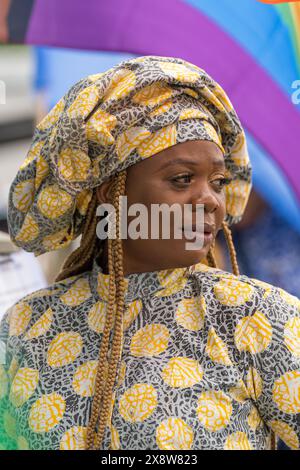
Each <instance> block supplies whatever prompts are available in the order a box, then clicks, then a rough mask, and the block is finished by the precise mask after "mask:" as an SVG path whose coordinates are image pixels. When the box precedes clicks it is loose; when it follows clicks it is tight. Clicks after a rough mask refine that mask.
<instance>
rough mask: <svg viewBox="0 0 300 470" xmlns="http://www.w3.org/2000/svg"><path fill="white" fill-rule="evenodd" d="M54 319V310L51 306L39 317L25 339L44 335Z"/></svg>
mask: <svg viewBox="0 0 300 470" xmlns="http://www.w3.org/2000/svg"><path fill="white" fill-rule="evenodd" d="M52 320H53V312H52V309H51V308H48V310H46V312H45V313H44V314H43V315H42V316H41V317H40V318H39V319H38V321H37V322H36V323H35V324H34V325H33V326H32V327H31V328H30V330H29V331H28V332H27V333H26V334H25V335H24V339H33V338H38V337H39V336H41V335H44V334H45V333H46V332H47V331H48V330H49V328H50V326H51V323H52Z"/></svg>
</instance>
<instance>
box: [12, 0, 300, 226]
mask: <svg viewBox="0 0 300 470" xmlns="http://www.w3.org/2000/svg"><path fill="white" fill-rule="evenodd" d="M21 10H22V12H21ZM20 12H21V13H20ZM299 18H300V3H298V2H297V3H294V2H293V3H288V4H277V5H270V4H267V3H262V2H260V1H258V0H243V2H237V0H164V1H163V2H162V1H160V0H151V2H149V1H148V0H139V1H138V2H134V1H133V0H107V1H104V0H103V1H101V2H99V0H89V2H81V1H80V0H15V1H12V4H11V9H10V12H9V15H8V25H9V40H10V41H11V42H24V43H27V44H38V45H50V46H59V47H66V48H75V49H88V50H98V51H112V52H115V51H118V52H125V53H132V54H137V55H147V54H153V55H166V56H175V57H176V56H177V57H182V58H184V59H186V60H189V61H191V62H193V63H195V64H197V65H199V66H200V67H202V68H204V69H206V70H207V72H208V73H210V74H211V75H212V76H213V77H214V78H215V79H216V80H217V81H219V82H220V83H221V85H222V86H223V87H224V89H225V90H226V91H227V93H228V94H229V96H230V98H231V100H232V102H233V104H234V106H235V107H236V109H237V112H238V113H239V115H240V118H241V120H242V122H243V125H244V126H245V128H246V132H247V135H248V141H249V147H250V152H251V157H252V161H253V162H254V184H255V185H256V186H257V188H258V190H260V191H261V192H262V193H263V195H265V197H266V198H267V199H268V200H269V202H271V203H272V204H273V205H274V206H276V207H277V209H278V210H279V211H281V212H282V214H283V215H284V217H286V218H288V219H289V221H290V222H291V223H293V224H294V226H295V227H296V228H298V229H299V231H300V209H299V206H300V202H299V201H300V181H299V176H298V175H299V174H300V159H299V137H298V136H299V130H300V105H296V104H293V103H292V98H291V97H292V93H293V89H292V84H293V82H295V80H297V78H300V19H299ZM20 19H21V21H20Z"/></svg>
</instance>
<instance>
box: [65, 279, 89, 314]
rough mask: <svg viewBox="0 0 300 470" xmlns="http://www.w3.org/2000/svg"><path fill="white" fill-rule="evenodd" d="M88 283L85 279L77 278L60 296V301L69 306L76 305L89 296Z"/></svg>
mask: <svg viewBox="0 0 300 470" xmlns="http://www.w3.org/2000/svg"><path fill="white" fill-rule="evenodd" d="M91 295H92V294H91V291H90V287H89V283H88V282H87V280H86V279H78V281H76V282H75V283H74V284H73V286H72V287H71V288H70V289H69V290H68V291H67V292H66V293H65V294H63V295H62V296H61V298H60V299H61V301H62V302H63V303H64V304H65V305H69V306H70V307H76V306H77V305H80V304H82V302H84V301H85V300H86V299H88V298H89V297H91Z"/></svg>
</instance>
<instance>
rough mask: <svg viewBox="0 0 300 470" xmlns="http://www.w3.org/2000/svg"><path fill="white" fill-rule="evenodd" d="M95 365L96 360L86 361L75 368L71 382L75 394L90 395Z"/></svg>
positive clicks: (92, 390) (93, 383)
mask: <svg viewBox="0 0 300 470" xmlns="http://www.w3.org/2000/svg"><path fill="white" fill-rule="evenodd" d="M97 366H98V361H88V362H86V363H85V364H82V365H81V366H79V367H78V368H77V370H76V372H75V374H74V378H73V382H72V386H73V389H74V390H75V392H76V393H77V395H80V396H82V397H91V396H92V395H93V394H94V389H95V380H96V372H97Z"/></svg>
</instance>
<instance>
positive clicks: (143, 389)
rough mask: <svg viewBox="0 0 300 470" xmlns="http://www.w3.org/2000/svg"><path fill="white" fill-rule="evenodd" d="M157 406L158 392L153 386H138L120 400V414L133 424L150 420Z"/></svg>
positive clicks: (128, 391)
mask: <svg viewBox="0 0 300 470" xmlns="http://www.w3.org/2000/svg"><path fill="white" fill-rule="evenodd" d="M156 406H157V391H156V390H155V388H154V387H153V386H152V385H148V384H143V383H141V384H136V385H134V386H133V387H131V388H129V389H128V390H126V392H125V393H124V395H123V396H122V397H121V399H120V405H119V407H120V414H121V416H122V417H123V418H124V419H125V421H129V422H131V423H138V422H141V421H144V420H145V419H147V418H149V416H150V415H151V414H152V413H153V412H154V410H155V408H156Z"/></svg>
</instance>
